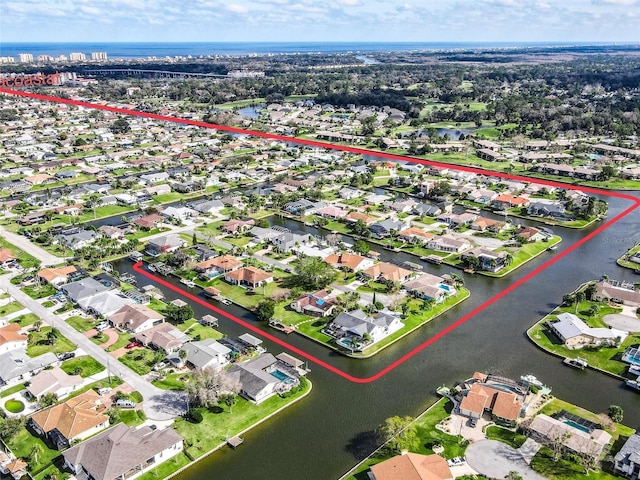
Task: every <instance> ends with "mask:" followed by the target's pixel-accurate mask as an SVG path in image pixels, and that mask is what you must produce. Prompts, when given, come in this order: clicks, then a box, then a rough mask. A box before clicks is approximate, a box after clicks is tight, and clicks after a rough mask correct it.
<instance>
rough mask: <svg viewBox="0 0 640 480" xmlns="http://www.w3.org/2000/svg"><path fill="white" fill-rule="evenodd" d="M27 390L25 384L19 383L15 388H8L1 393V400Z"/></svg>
mask: <svg viewBox="0 0 640 480" xmlns="http://www.w3.org/2000/svg"><path fill="white" fill-rule="evenodd" d="M24 389H25V384H24V383H19V384H18V385H14V386H13V387H10V388H7V389H6V390H3V391H2V392H0V398H3V397H8V396H9V395H13V394H14V393H18V392H19V391H21V390H24Z"/></svg>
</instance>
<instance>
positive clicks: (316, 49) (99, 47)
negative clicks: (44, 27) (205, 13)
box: [0, 42, 613, 59]
mask: <svg viewBox="0 0 640 480" xmlns="http://www.w3.org/2000/svg"><path fill="white" fill-rule="evenodd" d="M612 44H613V42H47V43H43V42H2V43H0V56H3V57H5V56H6V57H17V56H18V54H20V53H30V54H32V55H33V56H34V57H37V56H38V55H52V56H58V55H67V56H68V55H69V54H70V53H71V52H81V53H84V54H86V55H87V56H89V54H90V53H91V52H106V53H107V55H108V58H109V59H118V58H121V59H135V58H148V57H157V58H164V57H175V56H184V57H186V56H189V55H190V56H192V57H207V56H247V55H269V54H273V55H278V54H295V53H300V54H309V53H359V54H363V53H376V52H394V51H397V52H400V51H436V50H456V49H478V48H510V47H516V48H517V47H521V48H522V47H554V46H557V47H563V46H564V47H567V46H587V45H612Z"/></svg>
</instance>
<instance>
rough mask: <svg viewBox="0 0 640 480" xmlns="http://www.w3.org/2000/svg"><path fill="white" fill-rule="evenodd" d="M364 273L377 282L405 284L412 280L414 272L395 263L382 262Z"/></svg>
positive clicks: (363, 271)
mask: <svg viewBox="0 0 640 480" xmlns="http://www.w3.org/2000/svg"><path fill="white" fill-rule="evenodd" d="M362 273H363V274H365V275H367V276H368V277H371V279H373V280H374V281H376V282H401V283H404V282H406V281H407V280H409V279H410V278H411V276H412V275H413V272H412V271H411V270H407V269H405V268H402V267H399V266H397V265H394V264H393V263H387V262H380V263H376V264H375V265H372V266H371V267H369V268H367V269H366V270H362Z"/></svg>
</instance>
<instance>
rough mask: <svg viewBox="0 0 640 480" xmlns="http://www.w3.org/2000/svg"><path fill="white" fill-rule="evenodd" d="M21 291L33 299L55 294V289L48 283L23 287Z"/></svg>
mask: <svg viewBox="0 0 640 480" xmlns="http://www.w3.org/2000/svg"><path fill="white" fill-rule="evenodd" d="M22 291H23V292H24V293H26V294H27V295H29V296H30V297H31V298H35V299H38V298H44V297H48V296H50V295H53V294H55V293H56V292H57V290H56V289H55V287H54V286H53V285H50V284H48V283H47V284H44V285H29V286H26V287H24V288H23V289H22Z"/></svg>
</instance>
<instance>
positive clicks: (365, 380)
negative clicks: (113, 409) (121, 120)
mask: <svg viewBox="0 0 640 480" xmlns="http://www.w3.org/2000/svg"><path fill="white" fill-rule="evenodd" d="M0 93H5V94H8V95H15V96H20V97H28V98H34V99H37V100H44V101H48V102H57V103H63V104H67V105H75V106H79V107H85V108H93V109H97V110H105V111H108V112H113V113H119V114H123V115H134V116H138V117H145V118H152V119H155V120H161V121H167V122H174V123H181V124H184V125H193V126H197V127H203V128H210V129H216V130H222V131H225V132H231V133H239V134H244V135H252V136H255V137H262V138H269V139H273V140H278V141H283V142H290V143H296V144H300V145H310V146H313V147H321V148H326V149H329V150H338V151H343V152H350V153H356V154H364V155H371V156H375V157H381V158H388V159H391V160H400V161H405V162H406V161H409V162H415V163H422V164H424V165H431V166H435V167H445V168H452V169H455V170H462V171H465V172H473V173H477V174H482V175H489V176H493V177H499V178H507V179H510V180H518V181H524V182H527V183H538V184H541V185H548V186H554V187H560V188H566V189H571V190H580V191H584V192H589V193H595V194H599V195H606V196H610V197H617V198H623V199H625V200H629V201H631V202H633V205H631V206H630V207H629V208H627V209H626V210H624V211H623V212H621V213H619V214H618V215H616V216H615V217H614V218H612V219H611V220H609V221H607V222H606V223H604V224H603V225H601V226H600V227H598V228H597V229H595V230H594V231H593V232H591V233H590V234H588V235H586V236H585V237H583V238H582V239H580V240H578V241H577V242H576V243H574V244H573V245H571V246H570V247H568V248H566V249H565V250H563V251H562V252H561V253H558V254H556V255H554V256H553V258H551V259H549V260H547V261H546V262H545V263H543V264H542V265H540V266H539V267H538V268H536V269H535V270H533V271H532V272H530V273H528V274H527V275H525V276H524V277H522V278H521V279H520V280H518V281H517V282H515V283H513V284H511V285H509V286H508V287H507V288H505V289H504V290H502V291H501V292H500V293H498V294H497V295H494V296H493V297H492V298H490V299H489V300H487V301H486V302H484V303H483V304H482V305H480V306H478V307H476V308H475V309H473V310H472V311H471V312H469V313H467V314H466V315H464V316H463V317H461V318H459V319H458V320H457V321H455V322H454V323H452V324H451V325H449V326H448V327H446V328H445V329H443V330H441V331H440V332H438V333H437V334H435V335H434V336H433V337H431V338H430V339H429V340H427V341H426V342H424V343H423V344H422V345H419V346H418V347H416V348H414V349H413V350H411V351H410V352H408V353H406V354H405V355H403V356H402V357H400V358H398V359H397V360H395V361H394V362H392V363H391V364H389V365H388V366H386V367H385V368H383V369H382V370H380V371H379V372H378V373H376V374H375V375H372V376H370V377H354V376H353V375H350V374H348V373H347V372H344V371H343V370H340V369H338V368H336V367H334V366H333V365H330V364H329V363H327V362H325V361H323V360H320V359H319V358H317V357H315V356H313V355H311V354H309V353H307V352H305V351H304V350H301V349H299V348H297V347H295V346H293V345H291V344H289V343H287V342H285V341H284V340H282V339H280V338H278V337H276V336H274V335H271V334H270V333H267V332H265V331H263V330H261V329H260V328H258V327H256V326H255V325H253V324H251V323H248V322H246V321H244V320H241V319H240V318H237V317H235V316H233V315H231V314H230V313H227V312H225V311H224V310H222V309H220V308H218V307H215V306H213V305H211V304H210V303H209V302H207V301H205V300H203V299H202V298H199V297H197V296H195V295H193V294H191V293H189V292H186V291H184V290H182V289H181V288H179V287H176V286H174V285H172V284H171V283H169V282H167V281H166V280H163V279H161V278H159V277H158V276H156V275H153V274H151V273H149V272H147V271H145V270H144V269H143V268H142V267H141V265H142V262H138V263H136V264H135V265H134V267H133V268H134V270H135V271H136V272H139V273H141V274H143V275H145V276H147V277H149V278H151V279H152V280H154V281H155V282H157V283H160V284H161V285H164V286H165V287H167V288H170V289H171V290H173V291H175V292H177V293H180V294H181V295H183V296H184V297H187V298H189V299H190V300H192V301H194V302H197V303H199V304H201V305H203V306H205V307H207V308H209V309H210V310H212V311H214V312H216V313H218V314H220V315H223V316H225V317H227V318H228V319H230V320H232V321H234V322H236V323H238V324H240V325H242V326H243V327H245V328H248V329H249V330H251V331H253V332H255V333H258V334H259V335H261V336H263V337H265V338H268V339H269V340H271V341H273V342H275V343H277V344H279V345H281V346H283V347H285V348H287V349H289V350H291V351H292V352H295V353H296V354H298V355H300V356H302V357H304V358H306V359H307V360H310V361H312V362H313V363H315V364H317V365H319V366H321V367H323V368H326V369H327V370H329V371H331V372H333V373H335V374H336V375H339V376H341V377H343V378H345V379H347V380H349V381H351V382H354V383H370V382H374V381H376V380H378V379H380V378H381V377H383V376H384V375H386V374H387V373H389V372H390V371H391V370H393V369H394V368H396V367H398V366H399V365H401V364H402V363H404V362H405V361H407V360H409V359H410V358H411V357H413V356H414V355H416V354H418V353H419V352H421V351H422V350H424V349H425V348H427V347H428V346H429V345H431V344H432V343H434V342H436V341H438V340H439V339H441V338H442V337H444V336H445V335H447V334H448V333H450V332H452V331H453V330H455V329H456V328H458V327H459V326H460V325H462V324H463V323H465V322H466V321H468V320H469V319H471V318H472V317H473V316H475V315H476V314H478V313H480V312H481V311H482V310H484V309H486V308H487V307H489V306H490V305H493V304H494V303H495V302H497V301H498V300H500V299H501V298H502V297H504V296H505V295H508V294H509V293H511V292H512V291H514V290H516V289H517V288H519V287H520V286H522V285H523V284H524V283H526V282H528V281H529V280H531V279H532V278H533V277H535V276H536V275H537V274H538V273H540V272H541V271H542V270H544V269H545V268H547V267H549V266H551V265H552V264H554V263H555V262H557V261H559V260H560V259H561V258H563V257H564V256H565V255H568V254H569V253H571V252H572V251H573V250H575V249H576V248H578V247H579V246H580V245H582V244H584V243H585V242H588V241H589V240H591V239H592V238H593V237H595V236H596V235H599V234H600V233H602V232H603V231H604V230H606V229H607V228H609V227H610V226H611V225H613V224H614V223H616V222H617V221H619V220H621V219H622V218H623V217H625V216H627V215H628V214H630V213H631V212H632V211H634V210H635V209H637V208H638V207H640V198H637V197H634V196H632V195H628V194H624V193H617V192H608V191H605V190H600V189H597V188H592V187H583V186H576V185H571V184H568V183H564V182H557V181H551V180H542V179H535V178H528V177H521V176H518V175H510V174H506V173H502V172H492V171H490V170H484V169H481V168H475V167H468V166H459V165H451V164H448V163H441V162H435V161H433V160H423V159H419V158H413V157H408V156H402V155H396V154H392V153H386V152H377V151H373V150H367V149H363V148H355V147H348V146H343V145H334V144H330V143H324V142H318V141H314V140H307V139H302V138H294V137H286V136H283V135H276V134H273V133H266V132H258V131H252V130H243V129H240V128H236V127H229V126H226V125H216V124H211V123H206V122H200V121H195V120H187V119H184V118H174V117H168V116H164V115H158V114H155V113H146V112H139V111H136V110H128V109H125V108H119V107H112V106H108V105H96V104H92V103H89V102H83V101H79V100H71V99H66V98H57V97H50V96H47V95H40V94H37V93H31V92H22V91H18V90H10V89H6V88H0Z"/></svg>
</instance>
